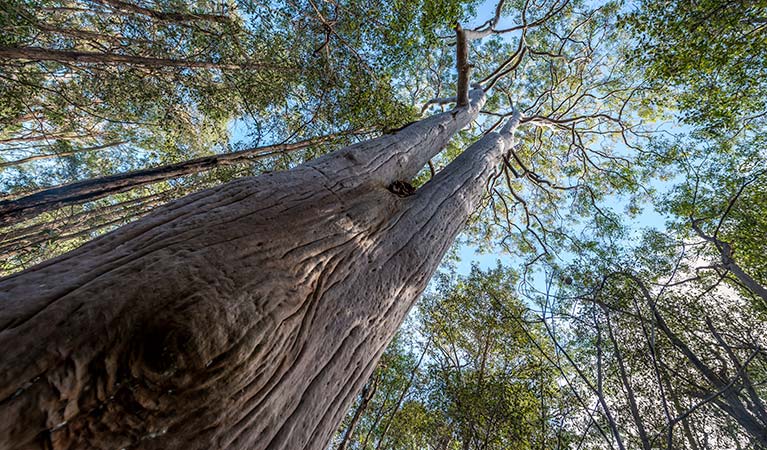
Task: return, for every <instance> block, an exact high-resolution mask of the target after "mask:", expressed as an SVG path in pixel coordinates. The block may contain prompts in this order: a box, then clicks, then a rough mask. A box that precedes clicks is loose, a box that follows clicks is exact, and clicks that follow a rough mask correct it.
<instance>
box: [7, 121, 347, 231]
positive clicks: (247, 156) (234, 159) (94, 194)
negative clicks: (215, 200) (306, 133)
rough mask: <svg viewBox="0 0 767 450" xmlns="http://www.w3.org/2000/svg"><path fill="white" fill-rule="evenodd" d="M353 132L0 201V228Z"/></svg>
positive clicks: (62, 186)
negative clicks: (55, 211) (71, 206)
mask: <svg viewBox="0 0 767 450" xmlns="http://www.w3.org/2000/svg"><path fill="white" fill-rule="evenodd" d="M354 133H355V132H354V131H352V132H347V133H337V134H329V135H325V136H320V137H316V138H312V139H307V140H305V141H300V142H295V143H292V144H275V145H267V146H263V147H256V148H251V149H247V150H240V151H238V152H231V153H223V154H219V155H211V156H204V157H201V158H195V159H191V160H189V161H184V162H180V163H176V164H167V165H164V166H160V167H153V168H151V169H143V170H134V171H132V172H127V173H121V174H116V175H109V176H105V177H98V178H92V179H90V180H85V181H80V182H77V183H69V184H62V185H59V186H54V187H51V188H48V189H42V190H39V191H37V192H33V193H31V194H28V195H26V196H24V197H21V198H17V199H13V200H3V201H0V226H9V225H13V224H16V223H19V222H23V221H24V220H28V219H31V218H33V217H37V216H38V215H40V214H42V213H44V212H47V211H52V210H54V209H58V208H62V207H64V206H70V205H79V204H81V203H85V202H89V201H93V200H98V199H100V198H104V197H106V196H108V195H112V194H118V193H120V192H125V191H129V190H131V189H134V188H137V187H140V186H145V185H147V184H152V183H159V182H160V181H166V180H171V179H173V178H177V177H180V176H184V175H191V174H195V173H200V172H204V171H206V170H211V169H214V168H216V167H219V166H224V165H229V164H237V163H241V162H244V161H247V160H254V159H262V158H267V157H270V156H274V155H276V154H279V153H282V152H291V151H296V150H300V149H304V148H308V147H311V146H313V145H318V144H321V143H323V142H327V141H330V140H332V139H335V138H337V137H339V136H343V135H348V134H354Z"/></svg>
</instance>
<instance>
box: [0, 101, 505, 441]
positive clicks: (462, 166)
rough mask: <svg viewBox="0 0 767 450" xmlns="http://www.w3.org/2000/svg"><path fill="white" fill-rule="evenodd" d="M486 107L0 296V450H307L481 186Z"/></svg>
mask: <svg viewBox="0 0 767 450" xmlns="http://www.w3.org/2000/svg"><path fill="white" fill-rule="evenodd" d="M483 102H484V95H483V93H482V92H481V91H475V92H474V93H473V95H472V101H471V103H470V105H469V106H468V107H464V108H459V109H457V110H455V111H452V112H448V113H444V114H440V115H436V116H433V117H430V118H428V119H425V120H422V121H420V122H417V123H415V124H413V125H410V126H408V127H406V128H404V129H403V130H401V131H399V132H398V133H396V134H393V135H386V136H383V137H380V138H377V139H374V140H371V141H367V142H364V143H360V144H355V145H352V146H350V147H347V148H345V149H342V150H340V151H337V152H335V153H333V154H330V155H327V156H324V157H321V158H318V159H316V160H313V161H311V162H309V163H306V164H303V165H301V166H299V167H297V168H295V169H293V170H290V171H286V172H279V173H271V174H266V175H263V176H260V177H255V178H243V179H239V180H236V181H234V182H231V183H228V184H225V185H221V186H218V187H216V188H213V189H209V190H206V191H202V192H199V193H196V194H192V195H189V196H187V197H184V198H182V199H179V200H177V201H174V202H172V203H170V204H169V205H167V206H165V207H161V208H158V209H157V210H155V211H154V212H152V213H151V214H149V215H148V216H146V217H145V218H143V219H140V220H138V221H136V222H133V223H131V224H129V225H126V226H124V227H122V228H120V229H119V230H117V231H115V232H112V233H109V234H107V235H105V236H103V237H101V238H99V239H96V240H94V241H92V242H90V243H89V244H86V245H85V246H83V247H81V248H79V249H77V250H75V251H73V252H71V253H68V254H66V255H63V256H61V257H59V258H56V259H53V260H51V261H48V262H45V263H43V264H40V265H38V266H36V267H33V268H31V269H29V270H26V271H24V272H21V273H19V274H15V275H13V276H11V277H8V278H6V279H4V280H2V281H0V302H2V304H3V308H2V309H0V354H2V355H3V358H2V360H1V361H0V448H3V449H9V450H16V449H28V448H53V449H76V448H77V449H80V448H99V449H102V448H110V449H114V448H130V449H135V448H141V449H174V448H183V449H190V450H194V449H211V448H216V449H256V450H258V449H270V450H277V449H291V450H292V449H318V450H319V449H324V448H325V446H326V445H327V443H328V441H329V439H330V437H331V435H332V433H333V432H334V431H335V429H336V427H337V425H338V423H339V422H340V420H341V419H342V417H343V415H344V413H345V412H346V410H347V408H348V407H349V406H350V404H351V403H352V401H353V399H354V398H355V396H356V395H357V393H358V392H359V390H360V389H361V388H362V386H363V385H364V383H365V381H366V380H367V379H368V377H369V376H370V374H371V373H372V371H373V368H374V366H375V364H376V362H377V360H378V358H379V357H380V355H381V353H382V352H383V350H384V348H385V347H386V345H387V343H388V342H389V340H390V339H391V337H392V336H393V334H394V333H395V331H396V329H397V327H398V326H399V325H400V323H401V322H402V320H403V319H404V317H405V315H406V314H407V312H408V310H409V309H410V307H411V306H412V304H413V302H414V301H415V299H416V298H417V297H418V295H419V294H420V293H421V292H422V291H423V289H424V288H425V286H426V283H427V282H428V280H429V278H430V276H431V275H432V273H433V272H434V271H435V270H436V268H437V266H438V264H439V261H440V259H441V257H442V256H443V255H444V253H445V252H446V251H447V249H448V248H449V246H450V244H451V243H452V241H453V239H454V237H455V236H456V234H457V233H458V232H459V231H460V230H461V228H462V226H463V224H464V223H465V221H466V219H467V217H468V215H469V214H470V212H471V211H472V210H473V208H474V207H475V206H476V205H477V204H478V202H479V200H480V198H481V196H482V194H483V191H484V189H485V185H486V184H487V183H488V182H489V180H490V179H491V177H492V176H494V175H495V173H496V170H498V163H499V161H500V159H501V156H502V154H503V151H504V150H505V149H507V148H508V147H509V146H510V145H512V138H511V137H510V134H511V133H510V132H513V129H514V127H515V126H516V124H517V123H518V122H519V121H518V116H517V117H516V119H517V120H516V122H515V123H513V124H512V125H510V126H508V127H505V128H504V130H503V131H506V132H509V133H507V134H506V135H502V134H499V133H491V134H489V135H487V136H485V137H483V138H482V139H480V140H479V141H477V142H476V143H475V144H473V145H472V146H471V147H470V148H469V149H467V150H466V151H465V152H464V153H463V154H461V155H460V156H459V157H458V158H456V160H454V161H453V162H452V163H451V164H450V165H449V166H448V167H447V168H446V169H445V170H443V171H442V172H440V173H438V174H437V175H436V176H435V177H434V178H433V179H432V180H431V181H429V182H428V183H426V184H425V185H424V186H423V187H422V188H420V189H419V190H418V191H416V192H415V193H414V194H413V195H410V196H407V197H400V196H397V195H394V194H393V193H392V192H390V191H389V190H388V189H387V186H389V185H390V184H391V183H393V182H395V181H398V180H409V179H411V178H412V177H413V176H415V175H416V174H417V172H418V171H419V170H420V169H421V168H422V167H423V166H424V165H425V164H426V163H427V161H428V160H429V159H430V158H431V157H432V156H434V154H436V153H438V152H439V151H440V150H441V149H442V148H443V147H444V146H445V145H446V144H447V142H448V140H449V139H450V137H451V136H452V135H453V134H454V133H455V132H456V131H458V130H459V129H461V128H463V127H464V126H466V125H467V124H468V123H469V122H470V121H471V120H472V119H473V118H474V117H476V115H477V113H478V111H479V109H480V108H481V106H482V104H483Z"/></svg>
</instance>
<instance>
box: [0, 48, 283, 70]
mask: <svg viewBox="0 0 767 450" xmlns="http://www.w3.org/2000/svg"><path fill="white" fill-rule="evenodd" d="M3 58H5V59H18V60H28V61H57V62H63V63H84V64H91V63H93V64H131V65H135V66H144V67H185V68H202V69H230V70H240V69H251V70H252V69H273V70H289V69H288V68H287V67H278V66H274V65H271V64H259V63H247V64H229V63H216V62H212V61H193V60H186V59H174V58H152V57H146V56H133V55H121V54H118V53H99V52H85V51H76V50H56V49H50V48H42V47H0V59H3Z"/></svg>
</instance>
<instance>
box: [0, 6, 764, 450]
mask: <svg viewBox="0 0 767 450" xmlns="http://www.w3.org/2000/svg"><path fill="white" fill-rule="evenodd" d="M0 28H1V29H2V33H0V254H1V255H2V256H0V275H3V276H7V275H11V274H15V273H19V272H20V271H23V270H25V269H27V268H29V267H31V266H34V265H35V264H39V263H43V262H46V261H50V260H52V259H53V258H56V257H57V256H59V255H62V254H64V253H66V252H68V251H71V250H73V249H76V248H80V247H81V246H82V245H84V244H86V243H87V242H90V241H92V240H93V239H95V238H97V237H99V236H102V235H104V234H105V233H108V232H110V231H113V230H116V229H118V228H119V227H121V226H123V225H125V224H128V223H131V222H134V221H136V220H137V219H140V218H142V217H145V216H147V214H150V213H151V212H152V211H153V210H155V209H156V208H158V207H160V206H161V205H165V204H168V203H169V202H171V201H172V200H174V199H178V198H181V197H183V196H185V195H188V194H192V193H195V192H200V191H202V190H204V189H206V188H211V187H216V186H221V185H223V184H224V183H228V182H231V181H232V180H237V179H241V178H242V177H248V176H257V175H263V174H269V173H275V172H281V171H286V170H290V169H294V168H297V167H301V165H302V164H304V163H306V162H309V161H314V160H316V159H317V158H319V157H322V156H323V155H327V154H329V153H331V152H333V151H335V150H338V149H341V148H344V147H346V146H347V145H350V144H355V143H360V142H364V141H367V140H369V139H371V138H375V137H379V136H386V135H391V134H393V133H396V132H398V131H400V130H403V129H406V128H407V127H408V126H409V125H410V124H412V123H414V122H417V121H419V120H421V119H423V118H427V117H432V116H436V115H437V114H439V113H442V112H445V111H450V110H451V108H453V107H456V108H458V107H460V106H463V105H462V101H464V100H462V95H464V94H467V93H469V92H470V91H469V89H470V88H481V89H482V90H484V92H486V93H487V95H486V99H485V100H484V102H485V103H484V104H483V105H482V107H481V109H480V111H479V112H478V115H477V118H476V120H473V121H472V122H471V123H470V124H469V125H468V126H467V127H465V128H464V129H461V130H460V131H458V132H457V133H456V134H455V136H454V137H453V138H452V139H451V140H450V141H449V143H448V144H447V145H446V146H445V148H444V149H443V151H441V152H440V153H439V154H438V155H436V156H434V157H433V158H432V159H431V160H430V161H429V162H428V166H427V167H425V168H424V169H423V170H421V171H420V172H419V173H418V174H417V175H416V176H415V177H414V178H413V179H410V180H403V183H402V184H401V185H398V186H394V185H392V186H389V187H388V188H389V189H392V192H395V193H396V194H398V195H401V196H403V197H406V196H407V195H409V194H412V192H415V191H417V190H418V189H420V188H421V187H422V186H424V185H426V184H427V183H428V182H429V181H430V180H432V179H434V178H435V177H436V176H438V174H439V173H440V172H442V171H443V170H444V169H445V168H446V167H447V166H448V164H450V163H451V162H452V161H454V160H455V159H456V158H457V157H459V155H461V154H462V152H463V151H464V150H465V149H466V148H467V147H469V146H470V145H472V144H473V143H474V142H477V141H479V140H480V139H481V138H483V137H486V136H490V135H492V133H496V132H498V133H502V132H503V130H504V129H505V128H504V127H505V126H507V125H504V124H508V123H511V122H514V123H515V126H518V128H517V129H516V138H515V139H516V141H515V143H514V145H513V146H510V147H509V148H508V149H507V151H505V152H504V155H503V157H502V163H501V164H500V167H499V168H498V172H497V174H496V175H495V176H494V177H493V178H492V179H491V180H490V182H489V183H488V184H487V186H485V193H484V195H483V197H482V200H481V202H480V205H479V207H478V208H476V210H475V211H474V213H473V215H472V216H471V217H470V219H469V220H468V223H467V224H466V227H465V229H464V231H463V232H462V234H461V235H460V236H459V238H458V241H457V242H456V243H455V244H454V246H453V247H452V250H451V251H450V252H449V254H448V256H447V257H446V258H445V259H444V260H443V262H442V266H441V268H440V270H439V271H438V273H437V274H436V275H435V276H434V278H433V279H432V281H431V283H430V285H429V286H430V287H429V288H428V289H427V291H426V292H425V294H424V295H423V296H422V298H421V299H420V300H419V302H418V303H417V305H416V306H415V307H414V308H413V309H412V310H411V312H410V314H409V315H408V319H407V320H406V321H405V323H404V325H403V326H402V328H401V329H400V331H399V332H398V334H397V335H396V337H395V338H394V339H393V340H392V341H391V343H390V344H389V346H388V347H387V349H386V351H385V352H384V353H383V355H382V356H381V359H380V361H379V363H378V365H377V368H376V370H375V371H374V373H373V375H372V376H371V377H370V379H368V380H367V382H366V384H365V385H364V388H363V389H362V391H361V392H360V393H358V394H357V395H356V396H355V397H354V400H353V404H352V407H351V409H350V410H349V411H348V412H347V413H346V415H345V417H344V419H343V422H342V423H341V426H340V428H339V430H338V431H337V433H336V434H335V435H334V436H333V438H332V440H331V443H330V448H333V449H339V450H343V449H376V450H378V449H392V450H395V449H396V450H399V449H403V450H404V449H434V450H449V449H450V450H452V449H477V450H478V449H549V448H550V449H564V448H568V449H607V448H610V449H620V450H624V449H634V448H641V449H643V450H650V449H654V448H664V449H669V450H670V449H690V450H702V449H724V448H738V449H767V431H766V430H767V406H766V404H767V324H766V322H765V321H766V320H767V262H766V261H765V257H764V255H765V254H767V150H765V148H767V147H766V146H765V144H767V142H765V139H766V138H765V136H767V119H766V117H767V103H765V99H767V85H765V79H767V2H764V1H724V0H700V1H695V2H688V1H683V0H670V1H659V0H639V1H625V2H624V1H619V0H616V1H596V2H591V1H580V0H540V1H535V0H497V1H495V0H494V1H479V0H468V1H462V0H413V1H405V0H391V1H390V0H381V1H363V0H277V1H263V2H262V1H249V0H216V1H211V0H196V1H189V2H183V1H176V0H72V1H59V0H7V1H4V2H3V4H2V5H0ZM462 48H463V50H462ZM462 51H463V54H464V57H463V60H462V59H461V54H462ZM467 80H468V83H469V84H470V85H465V84H466V83H467ZM462 83H464V85H462ZM467 95H468V94H467ZM507 121H509V122H507ZM395 188H396V189H395ZM475 256H476V257H477V261H474V262H473V263H472V261H471V259H472V258H474V257H475ZM488 261H490V262H488ZM496 261H497V262H496ZM360 295H362V296H364V295H366V293H360ZM0 308H2V305H1V304H0Z"/></svg>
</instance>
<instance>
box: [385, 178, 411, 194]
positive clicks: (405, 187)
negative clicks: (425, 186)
mask: <svg viewBox="0 0 767 450" xmlns="http://www.w3.org/2000/svg"><path fill="white" fill-rule="evenodd" d="M386 189H388V190H389V191H390V192H391V193H392V194H395V195H398V196H400V197H409V196H411V195H413V194H415V187H413V185H412V184H410V183H408V182H407V181H401V180H397V181H395V182H394V183H392V184H390V185H389V187H387V188H386Z"/></svg>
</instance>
